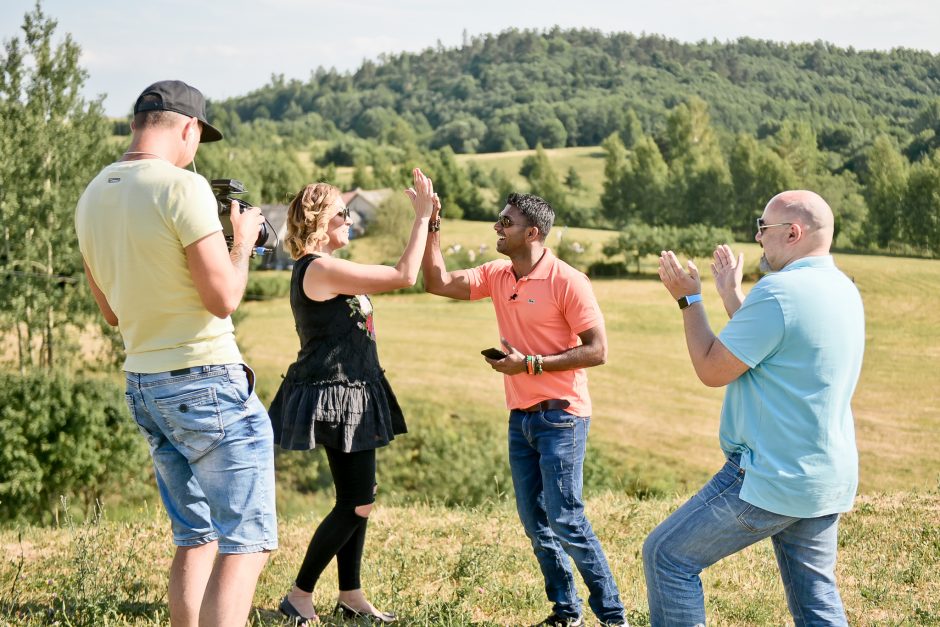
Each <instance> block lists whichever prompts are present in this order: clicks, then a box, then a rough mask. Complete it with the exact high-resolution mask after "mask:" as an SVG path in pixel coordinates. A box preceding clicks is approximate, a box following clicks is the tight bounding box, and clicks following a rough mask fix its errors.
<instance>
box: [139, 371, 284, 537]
mask: <svg viewBox="0 0 940 627" xmlns="http://www.w3.org/2000/svg"><path fill="white" fill-rule="evenodd" d="M249 374H250V375H251V378H250V379H249ZM125 379H126V383H127V393H126V394H125V400H126V401H127V406H128V409H130V412H131V415H132V416H133V417H134V420H135V421H136V422H137V426H138V428H139V429H140V432H141V433H142V434H143V435H144V437H146V438H147V443H148V444H149V445H150V456H151V457H152V458H153V468H154V474H155V475H156V478H157V487H158V488H159V490H160V498H161V499H162V500H163V505H164V507H165V508H166V511H167V514H168V515H169V517H170V522H171V525H172V528H173V542H174V543H175V544H176V545H177V546H198V545H200V544H206V543H208V542H213V541H216V540H218V542H219V553H256V552H259V551H270V550H273V549H276V548H277V519H276V515H275V508H274V434H273V430H272V429H271V421H270V419H269V418H268V413H267V412H266V411H265V409H264V406H263V405H262V404H261V401H260V400H258V397H257V395H255V393H254V391H253V390H252V388H253V380H254V374H253V373H251V372H250V370H248V367H247V366H243V365H242V364H231V365H225V366H196V367H194V368H186V369H183V370H180V371H176V370H174V371H172V372H159V373H146V374H145V373H134V372H126V373H125Z"/></svg>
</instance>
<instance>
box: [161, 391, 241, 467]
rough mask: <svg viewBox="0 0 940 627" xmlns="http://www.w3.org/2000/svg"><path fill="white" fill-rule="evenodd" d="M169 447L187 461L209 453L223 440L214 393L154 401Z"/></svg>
mask: <svg viewBox="0 0 940 627" xmlns="http://www.w3.org/2000/svg"><path fill="white" fill-rule="evenodd" d="M154 403H155V404H156V406H157V409H159V410H160V414H161V415H162V416H163V419H164V421H166V425H167V428H168V429H169V432H170V437H171V438H172V440H173V443H174V444H175V445H176V447H177V448H178V449H179V450H180V452H181V453H183V455H185V456H186V458H187V459H189V461H195V460H196V459H198V458H199V457H201V456H202V455H205V454H206V453H208V452H209V451H210V450H212V449H213V448H214V447H215V446H216V445H217V444H218V443H219V442H220V441H221V440H222V438H223V437H224V436H225V430H224V429H223V427H222V411H221V409H220V407H219V400H218V398H217V397H216V394H215V389H213V388H208V389H204V390H198V391H196V392H188V393H186V394H180V395H179V396H173V397H170V398H160V399H154Z"/></svg>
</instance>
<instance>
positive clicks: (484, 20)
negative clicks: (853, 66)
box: [0, 0, 940, 116]
mask: <svg viewBox="0 0 940 627" xmlns="http://www.w3.org/2000/svg"><path fill="white" fill-rule="evenodd" d="M34 4H35V3H34V0H0V40H2V41H3V42H4V43H5V42H7V41H8V40H10V39H11V38H13V37H21V35H22V31H21V30H20V27H21V25H22V23H23V15H24V14H25V13H26V12H28V11H30V10H32V8H33V6H34ZM41 6H42V9H43V11H44V12H45V13H46V14H47V15H49V16H51V17H53V18H54V19H56V20H57V22H58V28H57V30H56V35H55V39H56V41H59V40H61V38H62V37H64V35H65V33H69V34H71V36H72V38H73V39H74V40H75V41H76V42H77V43H78V44H79V45H80V46H81V49H82V58H81V64H82V66H83V67H84V68H85V69H86V70H87V71H88V73H89V77H88V80H87V81H86V83H85V94H86V96H87V97H88V98H89V99H91V98H96V97H97V96H99V95H102V94H104V95H105V100H104V106H105V111H106V113H108V114H109V115H112V116H123V115H127V114H128V113H129V111H130V108H131V106H132V105H133V102H134V100H135V99H136V97H137V95H138V94H139V93H140V91H141V90H142V89H143V88H144V87H146V86H147V85H149V84H150V83H153V82H155V81H158V80H162V79H170V78H173V79H181V80H184V81H186V82H188V83H190V84H192V85H194V86H196V87H198V88H199V89H200V90H201V91H202V92H203V93H204V94H205V95H206V97H208V98H209V99H215V100H219V99H224V98H228V97H231V96H239V95H243V94H247V93H248V92H250V91H252V90H254V89H258V88H260V87H263V86H264V85H265V84H267V83H269V82H270V80H271V77H272V76H273V75H275V74H283V75H284V77H285V78H286V79H288V80H289V79H299V80H302V81H306V80H307V79H308V78H309V76H310V73H311V72H312V71H313V70H315V69H316V68H317V67H318V66H323V67H326V68H330V67H333V68H336V69H337V70H340V71H350V70H355V69H356V68H357V67H358V66H359V65H360V64H361V63H362V62H363V61H364V60H366V59H372V60H374V59H376V58H377V57H378V56H379V55H380V54H383V53H397V52H401V51H419V50H423V49H425V48H428V47H433V46H436V45H437V44H438V42H440V43H441V44H443V45H444V46H446V47H455V46H459V45H460V44H461V42H462V41H463V38H464V36H465V34H466V35H468V36H478V35H483V34H486V33H498V32H500V31H502V30H505V29H507V28H520V29H522V28H537V29H543V28H550V27H552V26H555V25H558V26H561V27H563V28H593V29H598V30H600V31H603V32H632V33H634V34H637V35H639V34H641V33H646V34H658V35H663V36H666V37H669V38H673V39H678V40H680V41H686V42H695V41H700V40H702V39H707V40H712V39H717V40H718V41H733V40H735V39H737V38H739V37H753V38H758V39H770V40H774V41H784V42H789V41H796V42H813V41H816V40H823V41H828V42H831V43H834V44H836V45H839V46H843V47H848V46H852V47H854V48H856V49H858V50H872V49H876V50H890V49H892V48H897V47H905V48H914V49H918V50H929V51H930V52H933V53H935V54H936V53H940V2H938V1H937V0H714V1H708V0H643V1H636V0H606V1H601V0H566V1H557V0H540V1H539V0H528V1H526V2H519V1H516V0H461V1H453V0H437V1H434V0H307V1H304V0H228V1H227V2H221V1H219V0H149V1H143V2H141V1H134V0H122V1H121V2H118V1H117V0H44V1H43V2H42V5H41Z"/></svg>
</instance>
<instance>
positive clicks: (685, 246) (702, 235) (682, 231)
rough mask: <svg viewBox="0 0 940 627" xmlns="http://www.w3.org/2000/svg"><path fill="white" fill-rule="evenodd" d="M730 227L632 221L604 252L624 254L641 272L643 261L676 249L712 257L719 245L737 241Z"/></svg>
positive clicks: (609, 255)
mask: <svg viewBox="0 0 940 627" xmlns="http://www.w3.org/2000/svg"><path fill="white" fill-rule="evenodd" d="M733 239H734V238H733V235H732V233H731V230H730V229H726V228H718V227H713V226H705V225H703V224H691V225H689V226H686V227H675V226H650V225H648V224H628V225H627V226H626V227H625V228H624V229H623V230H622V231H621V232H620V235H618V236H617V239H615V240H613V241H612V242H609V243H608V244H606V245H605V246H604V254H605V255H607V256H608V257H613V256H616V255H619V254H623V256H624V257H625V258H626V260H627V262H628V263H629V262H631V261H632V262H634V263H635V264H636V271H637V274H639V273H640V260H641V259H642V258H643V257H646V256H648V255H658V254H659V253H660V252H661V251H663V250H672V251H674V252H675V253H676V254H677V255H680V256H681V255H685V256H687V257H708V256H710V255H711V254H712V252H713V251H714V249H715V246H717V245H718V244H721V243H724V242H731V241H733Z"/></svg>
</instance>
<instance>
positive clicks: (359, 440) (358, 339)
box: [269, 168, 435, 623]
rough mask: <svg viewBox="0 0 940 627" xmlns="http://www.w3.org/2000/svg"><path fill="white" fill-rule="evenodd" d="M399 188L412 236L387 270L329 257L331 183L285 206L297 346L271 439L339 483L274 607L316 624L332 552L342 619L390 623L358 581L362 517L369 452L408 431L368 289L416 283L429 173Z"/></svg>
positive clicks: (336, 241)
mask: <svg viewBox="0 0 940 627" xmlns="http://www.w3.org/2000/svg"><path fill="white" fill-rule="evenodd" d="M413 175H414V187H413V188H411V189H408V190H406V194H408V197H409V198H410V199H411V203H412V205H413V207H414V212H415V219H414V224H413V225H412V228H411V237H410V239H409V240H408V245H407V246H406V247H405V251H404V252H403V253H402V255H401V259H399V260H398V263H397V264H396V265H395V266H394V267H390V266H380V265H366V264H359V263H354V262H352V261H347V260H344V259H339V258H336V257H333V256H332V253H333V252H335V251H336V250H339V249H340V248H342V247H343V246H345V245H346V244H348V243H349V226H350V224H351V222H350V218H349V210H348V209H347V208H346V207H345V206H344V205H343V201H342V197H341V195H340V191H339V190H338V189H336V188H335V187H333V186H332V185H327V184H325V183H317V184H312V185H307V186H306V187H305V188H304V189H303V190H301V191H300V193H299V194H297V196H296V197H295V198H294V200H293V201H292V202H291V204H290V207H289V208H288V212H287V237H286V241H285V246H286V247H287V249H288V251H289V252H290V254H291V257H293V258H294V260H295V262H294V271H293V275H292V277H291V290H290V303H291V310H292V311H293V313H294V321H295V323H296V328H297V334H298V335H299V336H300V352H299V353H298V354H297V360H296V361H295V362H294V363H293V364H291V366H290V368H288V370H287V375H286V376H285V378H284V381H283V382H282V383H281V387H280V389H279V390H278V392H277V395H276V396H275V397H274V401H273V402H272V404H271V409H270V412H269V413H270V416H271V422H272V423H273V426H274V439H275V441H276V442H278V443H279V444H280V446H281V447H282V448H286V449H292V450H307V449H312V448H314V446H322V447H323V448H324V449H325V451H326V456H327V459H328V461H329V465H330V472H331V473H332V475H333V483H334V485H335V486H336V504H335V506H334V507H333V509H332V511H330V513H329V514H327V516H326V517H325V518H324V519H323V520H322V521H321V522H320V525H319V527H317V530H316V532H315V533H314V534H313V538H312V539H311V540H310V545H309V546H308V548H307V553H306V556H305V557H304V561H303V563H302V564H301V566H300V570H299V572H298V575H297V579H296V580H295V582H294V586H293V588H292V589H291V591H290V592H289V593H288V594H287V596H285V597H284V599H283V600H282V601H281V604H280V609H281V611H282V612H283V613H284V614H286V615H287V616H289V617H292V618H294V619H296V620H298V621H300V620H306V621H308V622H317V621H318V620H319V619H318V618H317V613H316V611H315V609H314V606H313V590H314V587H315V585H316V583H317V580H318V579H319V577H320V574H321V573H322V572H323V569H324V568H325V567H326V566H327V564H329V563H330V561H332V559H333V557H334V556H335V557H336V567H337V573H338V575H339V598H338V600H337V604H336V608H335V610H334V612H337V613H341V614H342V615H343V616H344V617H346V618H360V617H362V618H368V619H370V620H371V621H374V622H381V623H391V622H394V621H395V620H396V618H395V615H394V614H392V613H389V612H382V611H379V610H377V609H376V608H375V607H374V606H373V605H372V604H371V603H370V602H369V601H368V599H367V598H366V596H365V594H364V593H363V591H362V587H361V585H360V581H359V567H360V563H361V561H362V551H363V546H364V544H365V537H366V524H367V522H368V520H369V513H370V512H371V511H372V505H373V503H374V502H375V488H376V483H375V449H377V448H379V447H381V446H385V445H387V444H388V443H389V442H391V441H392V440H393V439H394V438H395V436H396V435H399V434H402V433H405V432H406V428H405V420H404V416H403V415H402V411H401V407H399V405H398V401H397V400H396V399H395V394H394V393H393V392H392V389H391V387H390V386H389V384H388V380H387V379H386V378H385V374H384V373H383V371H382V368H381V366H380V365H379V358H378V353H377V352H376V347H375V329H374V327H373V322H372V301H371V300H369V296H368V294H375V293H378V292H386V291H389V290H394V289H398V288H401V287H407V286H410V285H414V283H415V281H416V280H417V277H418V270H419V269H420V267H421V257H422V255H423V253H424V245H425V241H426V239H427V234H428V229H429V225H430V217H431V211H432V208H433V205H434V202H435V198H434V187H433V185H432V183H431V180H430V179H429V178H428V177H427V176H425V175H424V174H423V173H422V172H421V171H420V170H418V169H417V168H416V169H415V170H414V172H413Z"/></svg>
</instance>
